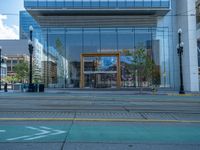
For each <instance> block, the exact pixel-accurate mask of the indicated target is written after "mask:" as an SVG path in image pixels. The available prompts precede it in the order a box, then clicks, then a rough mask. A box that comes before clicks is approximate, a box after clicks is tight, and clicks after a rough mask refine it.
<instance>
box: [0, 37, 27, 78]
mask: <svg viewBox="0 0 200 150" xmlns="http://www.w3.org/2000/svg"><path fill="white" fill-rule="evenodd" d="M0 45H1V46H2V47H3V51H2V53H3V54H4V55H5V56H6V57H7V61H6V64H7V73H8V76H12V75H15V72H14V70H13V67H14V66H15V65H16V64H18V63H20V61H27V62H28V60H29V56H28V43H27V40H0Z"/></svg>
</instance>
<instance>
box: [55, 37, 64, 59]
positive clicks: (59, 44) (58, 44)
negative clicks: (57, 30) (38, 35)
mask: <svg viewBox="0 0 200 150" xmlns="http://www.w3.org/2000/svg"><path fill="white" fill-rule="evenodd" d="M55 45H56V49H57V51H58V53H59V54H60V55H62V53H63V49H64V48H63V44H62V41H61V40H60V38H59V37H57V38H56V40H55Z"/></svg>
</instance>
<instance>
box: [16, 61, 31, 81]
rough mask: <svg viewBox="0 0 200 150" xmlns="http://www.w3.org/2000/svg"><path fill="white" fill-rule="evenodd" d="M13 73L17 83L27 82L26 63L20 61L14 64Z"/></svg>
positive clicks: (27, 71)
mask: <svg viewBox="0 0 200 150" xmlns="http://www.w3.org/2000/svg"><path fill="white" fill-rule="evenodd" d="M13 70H14V72H15V73H16V78H17V80H18V82H22V83H24V82H25V81H27V80H28V73H29V69H28V62H26V61H20V62H19V63H18V64H16V65H15V66H14V68H13Z"/></svg>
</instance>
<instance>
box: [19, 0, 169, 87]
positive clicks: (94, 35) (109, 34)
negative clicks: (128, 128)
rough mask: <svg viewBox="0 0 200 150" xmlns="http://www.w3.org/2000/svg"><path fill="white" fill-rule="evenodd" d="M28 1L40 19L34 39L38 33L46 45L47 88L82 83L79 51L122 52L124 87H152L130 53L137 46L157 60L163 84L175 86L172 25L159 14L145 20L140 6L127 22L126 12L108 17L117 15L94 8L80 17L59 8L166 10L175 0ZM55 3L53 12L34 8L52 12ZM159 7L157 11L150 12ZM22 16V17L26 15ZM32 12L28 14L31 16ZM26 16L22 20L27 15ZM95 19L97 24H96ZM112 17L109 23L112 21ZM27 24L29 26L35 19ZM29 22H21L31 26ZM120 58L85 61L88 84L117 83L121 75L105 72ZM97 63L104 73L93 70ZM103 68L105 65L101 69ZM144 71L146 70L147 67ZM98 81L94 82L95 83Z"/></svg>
mask: <svg viewBox="0 0 200 150" xmlns="http://www.w3.org/2000/svg"><path fill="white" fill-rule="evenodd" d="M24 5H25V8H26V9H27V10H28V11H29V13H30V14H32V16H33V17H34V18H35V20H36V21H38V22H37V24H38V26H39V28H38V29H39V30H41V31H39V30H36V31H35V30H34V32H37V33H39V36H37V33H35V38H39V39H40V41H41V43H42V44H43V47H44V49H43V56H42V60H41V61H42V64H43V69H42V70H43V77H42V81H43V82H44V83H45V85H46V86H47V87H63V88H64V87H79V85H80V55H81V54H82V53H112V52H120V53H121V57H120V60H121V80H122V83H121V86H122V87H137V86H145V87H146V86H152V80H153V79H151V81H150V80H148V82H147V77H141V75H140V74H139V70H142V69H141V67H140V68H137V69H136V68H134V66H132V67H131V64H132V63H133V62H134V60H133V58H132V55H131V54H133V53H134V52H136V51H138V50H143V51H144V53H145V55H147V56H148V57H149V58H150V60H151V62H153V63H154V68H156V70H157V74H158V75H157V80H158V84H159V86H160V87H171V86H172V83H171V74H170V70H172V68H171V66H170V44H169V43H170V42H169V36H171V35H170V27H169V26H163V25H162V26H159V25H158V18H157V17H155V18H153V19H151V21H152V20H153V21H152V22H153V23H152V22H151V23H149V22H146V20H145V19H144V18H143V16H140V15H139V14H138V13H140V12H141V11H139V12H136V14H137V16H139V18H137V20H136V21H137V22H136V21H135V20H134V19H130V18H128V19H127V20H126V22H124V21H123V18H124V16H121V15H116V16H115V15H113V16H112V14H109V17H111V18H112V17H114V18H112V19H113V21H112V19H111V20H110V19H108V20H105V19H104V20H101V19H100V18H98V17H99V16H101V17H104V16H106V14H101V15H97V16H95V14H92V12H91V14H90V13H89V15H86V16H83V19H81V18H82V16H81V14H79V15H78V17H80V18H79V19H77V18H76V17H77V16H76V15H75V16H73V14H70V15H69V14H67V13H68V12H63V13H62V11H60V10H61V9H60V8H64V9H65V10H67V11H70V10H71V9H78V10H79V11H81V10H84V9H85V8H86V9H98V10H100V9H111V10H113V11H115V9H116V10H118V9H124V10H125V11H126V10H129V9H131V10H133V9H135V8H155V10H157V9H158V8H161V11H162V9H163V10H165V8H167V9H169V8H170V0H25V3H24ZM52 8H54V13H53V14H52V12H51V13H49V15H44V14H42V13H38V14H37V13H35V11H36V10H35V9H37V10H38V11H40V9H41V10H44V11H45V14H47V12H48V10H49V9H52ZM32 10H34V12H32ZM56 10H59V12H58V13H56V12H57V11H56ZM98 10H97V11H98ZM154 12H155V11H152V12H151V14H152V13H154ZM21 15H22V16H23V15H24V14H21ZM146 15H147V14H146ZM26 16H27V15H26ZM32 16H28V17H30V18H32ZM48 17H49V18H48ZM65 17H66V18H65ZM73 17H74V18H73ZM90 17H93V18H90ZM95 17H96V18H95ZM126 17H127V16H125V18H126ZM128 17H129V15H128ZM41 18H42V19H41ZM52 18H56V19H57V20H56V19H55V20H54V19H52ZM88 18H90V19H88ZM24 19H25V18H24ZM25 20H27V19H25ZM63 20H67V21H68V22H67V23H59V21H63ZM21 21H22V22H23V19H22V20H21ZM43 21H44V22H45V23H44V22H43ZM94 21H95V24H92V23H93V22H94ZM108 21H110V22H109V23H108ZM134 21H135V23H134ZM99 22H100V23H99ZM102 22H103V23H102ZM115 22H116V24H115ZM132 22H133V23H132ZM136 23H137V24H136ZM22 24H23V23H22ZM25 24H26V26H28V25H31V24H32V22H31V21H30V22H29V23H25ZM26 26H21V27H22V28H26V29H27V27H26ZM36 28H37V27H36ZM26 33H27V31H26ZM97 62H98V63H99V64H97ZM115 62H116V60H115V58H114V57H109V58H107V57H103V58H88V59H87V60H85V68H84V69H85V71H88V72H89V73H87V74H85V86H86V87H114V86H116V84H115V82H116V74H115V73H109V74H107V73H106V71H114V70H115V68H116V66H115ZM98 65H99V66H100V67H99V68H101V69H100V71H101V73H100V74H97V75H96V74H94V72H95V71H96V70H98V69H97V68H98ZM145 67H152V66H145ZM102 68H104V69H103V70H102ZM143 70H145V69H144V68H143ZM103 71H104V72H103ZM94 80H95V85H94V83H93V82H94ZM139 81H142V84H139V83H138V82H139ZM149 81H150V82H149ZM96 82H97V83H96Z"/></svg>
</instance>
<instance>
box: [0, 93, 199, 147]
mask: <svg viewBox="0 0 200 150" xmlns="http://www.w3.org/2000/svg"><path fill="white" fill-rule="evenodd" d="M199 110H200V97H198V96H167V95H157V96H153V95H143V96H141V95H134V94H131V92H130V93H128V92H127V93H125V94H124V92H106V91H104V92H100V91H99V92H94V93H91V92H85V91H84V92H81V91H78V92H77V91H74V92H67V93H39V94H38V93H37V94H30V93H23V94H22V93H6V94H5V93H0V150H27V149H28V150H47V149H48V150H89V149H92V150H157V149H158V150H169V149H170V150H193V149H194V150H199V149H200V130H199V129H200V111H199Z"/></svg>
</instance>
